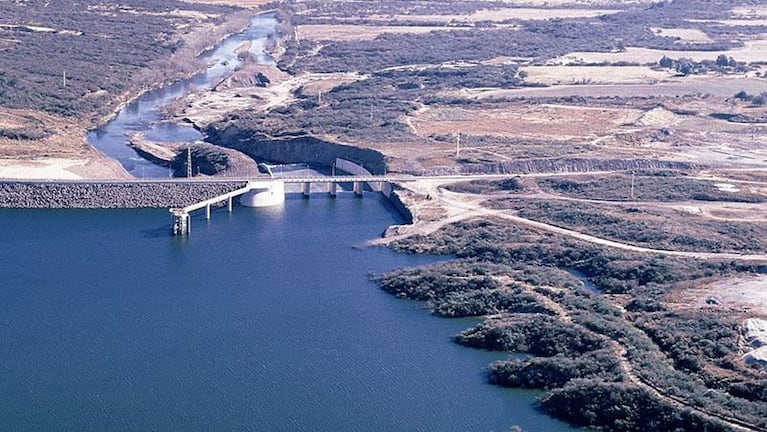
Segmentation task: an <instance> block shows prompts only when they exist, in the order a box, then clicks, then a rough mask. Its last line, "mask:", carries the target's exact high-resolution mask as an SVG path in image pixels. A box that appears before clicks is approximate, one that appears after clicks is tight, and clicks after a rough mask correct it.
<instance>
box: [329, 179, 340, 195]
mask: <svg viewBox="0 0 767 432" xmlns="http://www.w3.org/2000/svg"><path fill="white" fill-rule="evenodd" d="M337 190H338V183H336V182H329V183H328V193H329V194H330V196H332V197H335V196H336V191H337Z"/></svg>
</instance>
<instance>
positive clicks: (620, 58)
mask: <svg viewBox="0 0 767 432" xmlns="http://www.w3.org/2000/svg"><path fill="white" fill-rule="evenodd" d="M719 54H727V55H728V56H731V57H733V58H735V60H737V61H740V62H747V63H754V62H763V61H767V40H754V41H746V42H745V43H744V46H742V47H739V48H734V49H731V50H729V51H722V52H721V53H720V52H712V51H674V50H657V49H649V48H636V47H627V48H626V50H625V51H622V52H610V53H603V52H573V53H570V54H566V55H564V56H562V57H558V58H556V59H554V60H552V61H551V63H553V64H564V65H568V64H578V63H618V62H627V63H638V64H647V65H649V64H657V63H658V60H660V59H661V57H663V56H664V55H665V56H668V57H671V58H674V59H679V58H689V59H692V60H694V61H702V60H712V61H713V60H715V59H716V56H717V55H719Z"/></svg>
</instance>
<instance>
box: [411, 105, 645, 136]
mask: <svg viewBox="0 0 767 432" xmlns="http://www.w3.org/2000/svg"><path fill="white" fill-rule="evenodd" d="M641 114H642V112H641V111H639V110H632V109H611V108H585V107H582V106H565V105H543V104H540V105H514V106H508V107H507V108H503V109H468V108H452V107H439V108H431V109H425V110H421V111H419V112H417V113H416V115H414V116H412V117H411V118H409V119H408V120H409V121H408V122H409V123H410V124H411V125H412V127H413V131H414V132H415V133H416V134H417V135H420V136H424V137H426V136H432V135H452V134H456V133H462V134H467V135H496V136H509V137H526V138H536V139H555V140H568V139H576V138H577V139H584V138H596V137H597V136H600V135H603V134H606V133H610V132H616V131H618V130H619V129H620V127H621V125H622V124H625V123H632V122H635V121H637V120H638V119H639V117H640V116H641Z"/></svg>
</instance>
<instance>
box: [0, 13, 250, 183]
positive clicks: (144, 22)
mask: <svg viewBox="0 0 767 432" xmlns="http://www.w3.org/2000/svg"><path fill="white" fill-rule="evenodd" d="M129 9H131V8H130V6H129V5H126V6H125V11H121V13H123V12H126V11H128V12H130V10H129ZM160 10H162V9H161V8H160ZM142 11H143V10H142ZM31 12H35V13H36V12H37V11H36V10H33V11H31ZM78 13H83V14H84V17H87V19H86V18H84V17H81V18H80V19H79V21H78V24H77V25H85V24H86V23H91V24H92V25H102V24H103V23H102V22H101V20H102V17H101V15H99V14H92V13H89V12H78ZM126 13H127V12H126ZM73 14H75V13H74V12H73ZM253 14H254V12H253V11H252V10H248V9H242V8H233V7H229V8H224V7H218V6H216V7H210V6H204V5H199V6H192V5H190V6H189V9H188V10H186V9H185V10H178V9H176V10H170V11H164V10H163V11H162V12H156V13H155V12H152V13H148V14H146V15H142V14H141V13H140V12H139V11H136V13H135V15H136V16H135V17H132V18H131V21H132V22H135V24H134V26H136V29H133V30H132V31H135V32H140V31H142V29H143V28H144V26H155V27H153V28H156V29H157V31H158V32H159V31H160V30H161V29H162V30H163V31H162V32H160V33H158V34H160V35H161V36H158V37H160V38H162V40H161V41H155V42H156V43H157V44H159V45H162V47H163V49H164V48H165V46H166V45H169V44H171V43H173V44H175V45H176V47H175V48H173V49H172V50H170V51H169V52H167V56H164V55H162V54H161V53H158V52H155V51H157V50H153V51H152V53H146V54H144V55H143V56H138V57H141V60H138V59H136V60H133V63H129V64H130V67H128V66H126V68H127V70H125V71H124V73H123V76H121V78H120V83H119V84H111V83H105V82H102V81H109V80H110V79H113V77H112V76H111V75H110V74H112V72H111V69H110V73H108V74H107V73H102V74H99V73H95V72H94V71H96V70H98V69H99V67H101V66H102V65H101V63H105V64H110V65H111V64H113V63H115V62H117V63H118V64H119V61H122V60H121V59H122V58H121V59H118V60H119V61H117V60H115V61H113V60H109V59H106V60H104V59H101V60H100V57H99V56H98V55H95V54H94V55H93V56H91V57H92V58H91V57H89V58H91V60H90V61H91V62H93V63H98V64H94V65H92V66H93V67H91V66H87V67H86V66H84V65H82V64H80V63H78V64H77V66H75V65H72V66H71V67H70V68H68V69H67V70H66V71H65V75H64V77H63V82H62V79H59V80H57V81H56V82H55V83H50V84H46V85H43V84H37V86H38V87H40V88H37V87H36V88H37V90H38V91H39V92H41V93H42V94H43V95H45V94H47V93H45V92H46V91H49V90H50V91H54V90H51V89H52V88H54V87H55V88H58V87H61V88H60V89H58V90H55V92H56V96H55V100H56V101H57V102H56V103H57V104H58V105H56V106H55V107H46V106H41V104H39V103H38V104H35V106H30V107H24V103H21V102H19V101H14V100H12V99H13V92H11V91H10V90H8V89H7V88H6V89H5V90H3V89H1V88H0V92H2V91H6V95H7V96H8V98H9V103H8V104H4V105H6V106H3V107H0V178H8V179H13V178H23V179H31V178H38V179H128V178H132V177H133V176H132V175H131V174H130V173H129V172H127V171H126V170H125V169H124V168H123V167H121V166H120V165H119V164H118V163H117V162H115V161H114V160H113V159H112V158H110V157H108V156H107V155H105V154H103V153H102V152H101V151H98V150H97V149H94V148H93V147H91V146H90V145H88V143H87V141H86V136H87V135H88V133H89V131H92V130H93V129H94V128H97V127H99V126H100V125H103V124H104V123H106V122H107V121H109V120H111V119H113V118H114V117H115V116H116V115H117V113H118V112H119V111H120V110H121V109H122V108H123V107H125V106H126V105H128V104H130V103H131V102H132V101H134V100H136V99H137V98H138V97H140V96H141V95H143V94H145V93H146V92H148V91H150V90H152V89H155V88H159V87H164V86H166V85H168V84H169V83H172V82H176V81H178V80H180V79H184V78H188V77H191V76H193V75H195V74H197V73H198V72H200V70H201V69H202V68H204V67H205V65H204V64H202V63H201V62H200V60H199V56H200V55H201V54H203V53H205V52H207V51H209V50H210V49H212V48H213V47H214V46H215V45H217V44H218V43H219V42H220V41H221V40H223V39H225V38H226V37H228V36H230V35H232V34H236V33H238V32H241V31H242V29H243V28H246V27H247V26H248V24H249V22H250V19H251V18H252V16H253ZM66 18H69V17H68V16H67V17H64V19H66ZM118 21H119V20H118ZM167 26H170V27H167ZM89 29H90V27H89ZM90 30H91V31H92V29H90ZM147 33H150V34H153V33H156V32H154V31H148V32H147ZM118 35H119V32H118ZM33 36H34V35H32V36H30V37H33ZM71 37H74V36H71V35H70V36H66V37H64V36H57V37H55V38H54V39H55V40H48V41H46V44H48V45H53V46H56V44H57V43H62V44H64V43H71V40H70V39H69V38H71ZM166 38H167V39H166ZM117 39H120V38H117ZM89 43H95V44H98V42H92V41H91V42H89ZM124 45H125V46H120V47H119V48H121V49H119V50H111V49H105V50H103V51H99V53H101V52H110V51H118V52H123V53H124V54H123V57H124V58H132V57H137V56H134V55H133V54H131V51H130V50H131V49H133V48H134V44H133V42H130V41H128V39H126V42H125V43H124ZM88 49H90V47H84V50H85V51H88ZM126 50H127V51H126ZM144 50H146V48H144ZM57 51H60V52H65V51H68V50H66V49H61V50H57ZM106 57H109V56H106ZM153 57H154V58H153ZM110 58H111V57H110ZM9 61H11V60H9ZM144 62H145V63H144ZM62 63H63V62H62ZM134 63H135V64H134ZM136 65H141V67H140V68H136V67H135V66H136ZM14 66H19V68H20V73H23V75H20V76H19V77H16V78H13V77H14V75H13V73H14V72H15V69H14ZM26 67H27V66H25V64H23V63H21V64H19V65H15V64H13V63H9V64H8V68H7V70H6V71H4V74H5V75H4V76H5V77H12V78H13V79H12V80H11V81H8V82H6V81H3V80H2V79H0V82H4V83H5V84H8V83H11V84H13V83H15V82H17V81H20V80H23V79H27V77H28V76H31V75H30V74H29V72H28V70H27V69H25V68H26ZM110 67H111V66H110ZM77 68H82V70H86V69H87V70H89V74H90V75H88V78H87V79H86V78H85V76H84V75H83V72H82V70H79V69H77ZM102 75H103V76H102ZM99 76H102V77H101V78H93V77H99ZM91 81H92V82H93V83H92V84H91V85H85V84H84V83H85V82H91ZM5 84H0V87H2V86H3V85H5ZM83 86H84V88H81V87H83ZM12 87H13V85H12ZM93 88H97V89H100V90H97V91H93V90H92V89H93ZM105 89H109V90H105ZM61 91H66V92H67V94H70V96H71V98H67V97H63V96H62V95H61V94H60V93H61ZM43 95H41V96H40V98H42V99H43V100H45V97H44V96H43ZM42 105H44V104H42ZM10 106H13V107H14V108H10ZM73 114H77V115H73Z"/></svg>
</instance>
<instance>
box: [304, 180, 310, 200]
mask: <svg viewBox="0 0 767 432" xmlns="http://www.w3.org/2000/svg"><path fill="white" fill-rule="evenodd" d="M302 193H303V195H304V196H305V197H308V196H309V195H311V194H312V184H311V183H310V182H304V187H303V191H302Z"/></svg>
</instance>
